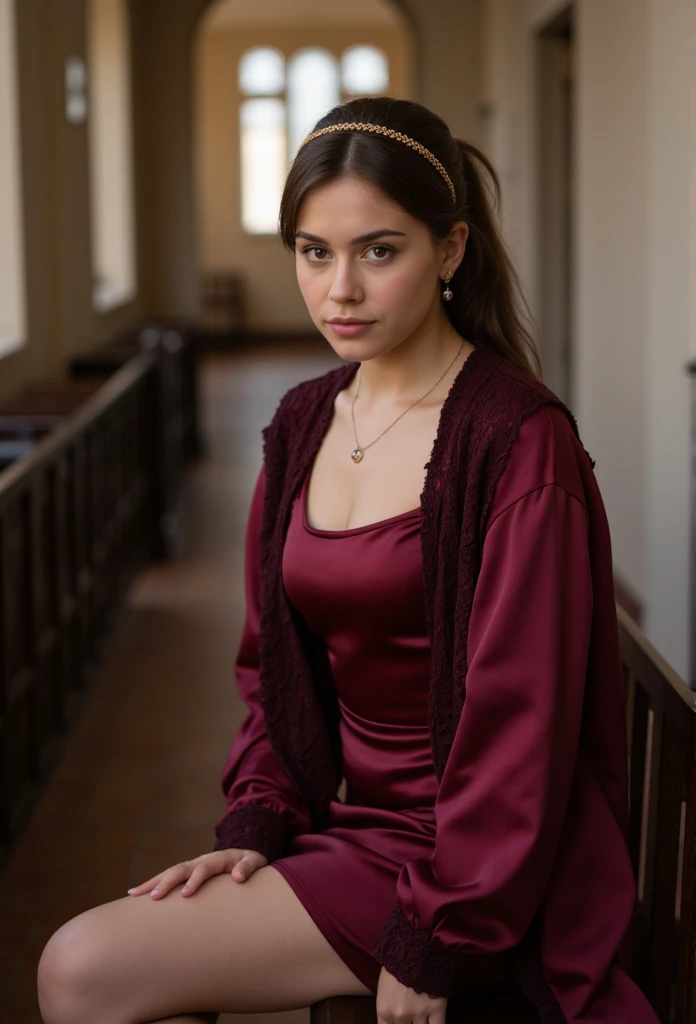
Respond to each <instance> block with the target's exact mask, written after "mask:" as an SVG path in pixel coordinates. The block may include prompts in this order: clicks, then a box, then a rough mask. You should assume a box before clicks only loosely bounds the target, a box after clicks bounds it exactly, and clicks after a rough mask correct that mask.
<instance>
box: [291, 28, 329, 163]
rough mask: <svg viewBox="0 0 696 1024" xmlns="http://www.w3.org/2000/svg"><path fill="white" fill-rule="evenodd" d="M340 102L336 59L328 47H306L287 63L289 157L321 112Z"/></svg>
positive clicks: (292, 155) (293, 154) (292, 154)
mask: <svg viewBox="0 0 696 1024" xmlns="http://www.w3.org/2000/svg"><path fill="white" fill-rule="evenodd" d="M340 102H341V83H340V76H339V67H338V61H337V60H336V58H335V57H334V55H333V54H332V53H329V51H328V50H322V49H320V48H319V47H318V46H307V47H305V48H304V49H302V50H298V51H297V53H294V54H293V55H292V57H291V58H290V61H289V64H288V97H287V104H288V128H289V132H290V138H289V142H290V153H289V156H290V159H292V158H293V157H294V156H295V153H296V152H297V147H298V146H299V144H300V143H301V142H302V140H303V138H304V137H305V136H306V135H307V133H308V132H309V131H310V130H311V129H312V127H313V126H314V125H315V124H316V122H317V121H318V120H319V118H320V117H321V116H322V114H325V113H326V112H327V110H331V108H332V107H335V106H336V105H337V104H338V103H340Z"/></svg>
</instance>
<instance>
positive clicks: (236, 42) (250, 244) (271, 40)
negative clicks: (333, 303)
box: [194, 25, 413, 331]
mask: <svg viewBox="0 0 696 1024" xmlns="http://www.w3.org/2000/svg"><path fill="white" fill-rule="evenodd" d="M358 43H371V44H373V45H375V46H378V47H380V48H381V49H382V50H383V51H384V53H385V54H386V55H387V58H388V60H389V67H390V88H389V90H388V91H389V93H390V94H391V95H393V96H401V97H409V96H411V95H412V93H413V86H412V82H411V69H412V61H411V54H410V43H411V39H410V34H408V33H406V32H405V31H402V30H400V29H394V30H389V29H386V30H385V29H378V28H375V26H365V27H364V28H361V27H360V26H358V25H356V26H351V27H350V28H348V27H347V26H346V27H341V28H334V29H330V30H329V29H321V28H316V27H312V26H306V27H300V26H298V27H297V28H292V29H282V30H276V31H275V32H273V31H267V30H263V31H262V30H254V31H234V32H231V31H216V32H204V31H202V32H200V33H199V36H198V38H197V45H196V53H195V72H194V75H195V82H196V97H195V111H194V151H195V157H196V171H195V173H196V200H197V210H196V213H197V227H198V250H199V253H200V261H201V267H202V268H203V269H206V270H212V269H215V270H229V269H234V270H239V271H240V272H241V273H242V275H243V278H244V282H245V291H246V296H247V320H248V325H249V327H250V328H251V329H252V330H267V331H268V330H270V331H272V330H274V329H278V328H279V329H281V330H282V329H285V330H303V329H313V325H312V320H311V318H310V316H309V314H308V312H307V307H306V306H305V304H304V301H303V299H302V295H301V293H300V291H299V288H298V287H297V280H296V277H295V262H294V259H293V257H292V255H291V254H290V253H288V252H287V251H286V250H285V249H284V248H283V246H282V244H281V243H280V240H279V239H278V238H277V237H276V236H274V235H254V234H247V233H246V232H245V231H244V230H243V229H242V225H241V182H240V173H239V168H240V146H239V132H238V131H237V126H238V124H239V106H240V102H241V98H242V97H241V95H240V93H239V89H238V83H237V69H238V65H239V59H240V57H241V56H242V54H243V53H244V52H245V51H246V50H248V49H250V48H251V47H252V46H263V45H265V46H274V47H276V48H277V49H279V50H280V51H281V52H283V53H285V55H286V57H290V56H291V55H292V54H293V53H294V52H295V51H296V50H299V49H300V48H301V47H302V46H322V47H325V48H326V49H327V50H329V51H330V52H331V53H334V54H335V55H336V56H340V54H341V52H342V51H343V50H345V49H346V48H347V47H348V46H353V45H356V44H358Z"/></svg>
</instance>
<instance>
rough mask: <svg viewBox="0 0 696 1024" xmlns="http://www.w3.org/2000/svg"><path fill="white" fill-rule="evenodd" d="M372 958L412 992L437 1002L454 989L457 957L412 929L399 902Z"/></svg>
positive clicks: (457, 955) (448, 995)
mask: <svg viewBox="0 0 696 1024" xmlns="http://www.w3.org/2000/svg"><path fill="white" fill-rule="evenodd" d="M372 956H373V957H374V958H375V960H377V961H378V963H380V964H382V966H383V967H386V968H387V970H388V971H389V973H390V974H393V975H394V977H395V978H397V979H398V980H399V981H400V982H401V983H402V985H408V987H409V988H412V989H413V991H414V992H424V993H427V995H429V996H430V997H431V998H432V999H438V998H440V997H441V996H446V997H447V998H449V997H450V996H452V995H453V994H454V992H455V990H456V987H457V974H458V969H457V968H458V966H459V961H460V958H461V954H460V953H459V952H452V950H449V949H446V948H445V947H444V946H443V945H442V943H441V942H440V941H439V939H434V938H432V937H431V936H429V935H426V934H425V932H422V931H419V929H417V928H414V927H413V925H412V924H411V922H410V921H409V920H408V918H407V917H406V914H405V913H404V911H403V908H402V906H401V904H400V903H397V904H396V905H395V907H394V909H393V910H392V912H391V914H390V915H389V917H388V918H387V921H386V924H385V926H384V928H383V930H382V934H381V935H380V937H379V941H378V943H377V945H376V946H375V947H374V949H373V950H372Z"/></svg>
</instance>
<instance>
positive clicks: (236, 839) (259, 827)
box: [213, 804, 291, 863]
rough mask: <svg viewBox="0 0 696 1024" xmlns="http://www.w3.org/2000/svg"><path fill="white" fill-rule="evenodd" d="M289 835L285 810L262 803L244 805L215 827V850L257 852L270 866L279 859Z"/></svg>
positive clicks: (288, 824)
mask: <svg viewBox="0 0 696 1024" xmlns="http://www.w3.org/2000/svg"><path fill="white" fill-rule="evenodd" d="M290 836H291V832H290V823H289V821H288V818H287V814H286V813H285V812H284V811H274V810H273V809H272V808H270V807H263V806H262V805H261V804H247V805H246V806H245V807H238V808H237V809H236V810H233V811H230V812H229V814H227V815H226V816H225V817H224V818H223V819H222V820H221V821H219V822H218V824H217V825H216V827H215V845H214V846H213V849H214V850H230V849H232V848H233V847H238V848H239V849H243V850H256V852H257V853H262V854H263V855H264V857H266V858H267V860H268V861H269V863H270V862H271V861H272V860H277V859H278V858H279V857H282V856H283V855H284V854H285V852H286V849H287V846H288V842H289V839H290Z"/></svg>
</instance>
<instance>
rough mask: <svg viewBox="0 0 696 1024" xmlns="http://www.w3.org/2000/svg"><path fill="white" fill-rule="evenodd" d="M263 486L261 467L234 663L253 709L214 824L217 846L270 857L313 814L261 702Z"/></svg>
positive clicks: (307, 826)
mask: <svg viewBox="0 0 696 1024" xmlns="http://www.w3.org/2000/svg"><path fill="white" fill-rule="evenodd" d="M264 488H265V466H264V465H262V467H261V470H260V472H259V476H258V479H257V482H256V486H255V489H254V494H253V497H252V501H251V507H250V510H249V519H248V524H247V529H246V539H245V568H244V577H245V591H246V618H245V621H244V626H243V629H242V635H241V640H240V644H239V649H238V653H237V658H236V661H235V675H236V680H237V689H238V692H239V695H240V697H241V698H242V700H243V701H244V703H245V704H246V705H247V708H248V713H247V715H246V717H245V719H244V721H243V722H242V725H241V727H240V729H239V731H238V732H237V735H236V736H235V739H234V741H233V743H232V746H231V748H230V751H229V754H228V755H227V760H226V762H225V766H224V770H223V775H222V790H223V793H224V794H225V797H226V799H227V805H228V806H227V810H226V812H225V814H224V815H223V816H222V817H221V818H220V819H219V821H218V822H217V824H216V826H215V836H216V841H215V847H214V849H216V850H223V849H229V848H231V847H240V848H246V849H251V850H257V851H258V852H259V853H262V854H263V855H264V856H265V857H267V858H268V860H269V861H271V860H275V859H277V858H278V857H280V856H282V855H283V854H284V852H285V850H286V848H287V844H288V842H289V840H290V837H291V836H292V835H293V834H299V833H301V832H309V831H311V815H310V813H309V810H308V808H307V807H306V804H305V802H304V801H303V799H302V798H301V796H300V794H299V793H298V791H297V788H296V786H295V785H294V783H293V782H292V781H291V780H290V779H289V777H288V775H287V773H286V772H285V771H284V769H283V768H282V766H281V765H280V763H279V761H278V758H277V757H276V754H275V751H274V750H273V748H272V747H271V743H270V739H269V737H268V732H267V730H266V724H265V721H264V715H263V709H262V707H261V704H260V702H259V657H258V635H259V602H260V595H261V567H260V549H259V535H260V530H261V516H262V509H263V498H264Z"/></svg>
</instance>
